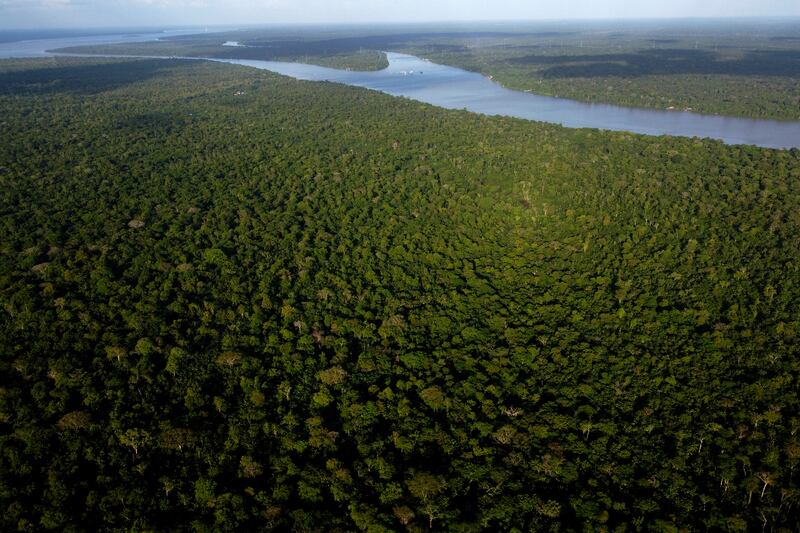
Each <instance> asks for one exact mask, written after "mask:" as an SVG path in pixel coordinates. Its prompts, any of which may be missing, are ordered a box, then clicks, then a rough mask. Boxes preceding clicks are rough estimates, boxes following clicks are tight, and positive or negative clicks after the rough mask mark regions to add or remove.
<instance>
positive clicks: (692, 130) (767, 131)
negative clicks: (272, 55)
mask: <svg viewBox="0 0 800 533" xmlns="http://www.w3.org/2000/svg"><path fill="white" fill-rule="evenodd" d="M387 55H388V57H389V67H388V68H387V69H385V70H381V71H378V72H355V71H353V72H351V71H345V70H337V69H331V68H325V67H318V66H314V65H305V64H302V63H284V62H277V61H252V60H236V59H234V60H226V61H225V62H227V63H234V64H238V65H245V66H249V67H254V68H259V69H265V70H270V71H272V72H277V73H279V74H284V75H287V76H291V77H293V78H297V79H301V80H314V81H332V82H337V83H345V84H348V85H355V86H358V87H366V88H369V89H375V90H378V91H382V92H385V93H388V94H391V95H395V96H405V97H407V98H412V99H414V100H419V101H421V102H426V103H429V104H433V105H436V106H439V107H444V108H447V109H467V110H469V111H474V112H476V113H484V114H487V115H504V116H511V117H518V118H524V119H529V120H538V121H543V122H551V123H554V124H561V125H563V126H566V127H568V128H599V129H605V130H613V131H630V132H633V133H641V134H645V135H675V136H682V137H704V138H709V139H719V140H721V141H723V142H725V143H727V144H751V145H756V146H762V147H767V148H798V147H800V122H797V121H791V122H788V121H787V122H783V121H774V120H755V119H747V118H733V117H723V116H716V115H701V114H698V113H689V112H675V111H658V110H648V109H639V108H631V107H622V106H615V105H606V104H587V103H583V102H576V101H574V100H566V99H562V98H552V97H549V96H539V95H536V94H531V93H526V92H521V91H514V90H511V89H506V88H504V87H502V86H501V85H499V84H498V83H495V82H493V81H491V80H490V79H488V78H486V77H485V76H482V75H481V74H476V73H474V72H467V71H465V70H462V69H459V68H455V67H449V66H445V65H437V64H435V63H431V62H429V61H425V60H422V59H420V58H418V57H414V56H410V55H406V54H396V53H388V54H387Z"/></svg>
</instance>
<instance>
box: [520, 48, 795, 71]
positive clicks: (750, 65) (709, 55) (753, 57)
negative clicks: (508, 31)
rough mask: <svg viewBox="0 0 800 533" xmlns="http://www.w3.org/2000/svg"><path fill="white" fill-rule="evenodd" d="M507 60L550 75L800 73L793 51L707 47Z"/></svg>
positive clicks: (530, 56)
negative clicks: (733, 53) (739, 52)
mask: <svg viewBox="0 0 800 533" xmlns="http://www.w3.org/2000/svg"><path fill="white" fill-rule="evenodd" d="M508 61H509V63H513V64H524V65H538V66H545V67H546V68H545V69H544V70H542V71H541V72H540V74H541V75H542V76H544V77H548V78H592V77H606V76H616V77H620V78H635V77H640V76H649V75H665V74H666V75H679V74H732V75H740V76H798V75H800V53H798V52H795V51H790V50H750V51H748V52H745V54H744V56H743V57H741V58H739V59H720V58H719V57H718V56H717V54H715V53H714V52H712V51H708V50H685V49H665V50H641V51H639V52H636V53H623V54H598V55H588V54H587V55H559V56H541V55H527V56H524V57H518V58H513V59H509V60H508Z"/></svg>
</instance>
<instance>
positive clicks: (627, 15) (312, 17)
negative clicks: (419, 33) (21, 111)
mask: <svg viewBox="0 0 800 533" xmlns="http://www.w3.org/2000/svg"><path fill="white" fill-rule="evenodd" d="M796 17H800V2H798V1H797V0H706V1H705V2H697V1H696V0H671V1H670V2H666V3H665V2H663V1H662V0H564V1H563V2H557V3H554V2H543V1H541V0H494V1H493V2H491V3H486V2H485V1H484V0H406V1H405V2H396V1H394V0H346V1H344V2H329V1H328V0H224V1H223V0H0V21H1V22H0V29H3V30H25V29H94V28H128V27H168V26H181V27H183V26H185V27H196V26H200V27H205V26H211V25H216V26H231V25H239V24H242V23H244V22H246V23H247V25H262V26H263V25H287V26H293V25H301V26H302V25H363V24H373V25H374V24H448V23H450V24H470V23H479V24H480V23H482V24H486V23H510V22H513V23H517V24H520V23H521V24H525V23H537V22H538V23H561V22H591V21H636V20H707V19H708V20H714V19H719V20H736V19H751V18H752V19H765V20H766V19H784V20H791V19H793V18H796Z"/></svg>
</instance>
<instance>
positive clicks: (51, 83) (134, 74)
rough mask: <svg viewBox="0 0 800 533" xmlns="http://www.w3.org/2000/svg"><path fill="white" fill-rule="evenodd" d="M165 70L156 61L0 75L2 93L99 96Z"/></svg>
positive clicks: (103, 63)
mask: <svg viewBox="0 0 800 533" xmlns="http://www.w3.org/2000/svg"><path fill="white" fill-rule="evenodd" d="M34 65H35V64H32V66H34ZM165 68H166V65H165V63H164V62H163V61H155V60H143V61H123V62H116V63H113V62H112V63H106V62H101V63H93V64H90V65H87V64H80V63H78V64H73V65H70V64H64V65H59V66H55V67H51V66H43V67H35V66H34V68H30V69H25V70H14V71H11V72H2V73H0V94H57V93H58V94H63V93H72V94H87V95H88V94H97V93H102V92H106V91H112V90H114V89H119V88H120V87H124V86H126V85H130V84H132V83H137V82H141V81H145V80H148V79H150V78H153V77H155V76H157V75H158V74H159V73H160V72H161V71H163V70H164V69H165Z"/></svg>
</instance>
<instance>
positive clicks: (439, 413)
mask: <svg viewBox="0 0 800 533" xmlns="http://www.w3.org/2000/svg"><path fill="white" fill-rule="evenodd" d="M799 180H800V152H798V151H796V150H792V151H774V150H766V149H757V148H752V147H746V146H735V147H730V146H725V145H723V144H721V143H718V142H713V141H704V140H693V139H684V138H669V137H660V138H651V137H641V136H635V135H630V134H624V133H609V132H599V131H592V130H567V129H564V128H560V127H557V126H552V125H545V124H539V123H532V122H526V121H522V120H515V119H509V118H490V117H485V116H479V115H473V114H469V113H466V112H459V111H446V110H442V109H437V108H433V107H431V106H428V105H423V104H420V103H417V102H412V101H408V100H403V99H396V98H392V97H389V96H386V95H382V94H379V93H375V92H370V91H366V90H362V89H356V88H351V87H345V86H339V85H334V84H329V83H309V82H300V81H295V80H291V79H288V78H284V77H280V76H276V75H272V74H269V73H265V72H263V71H255V70H248V69H246V68H242V67H235V66H231V65H223V64H212V63H203V62H197V61H156V60H141V61H122V60H111V59H106V60H102V59H66V58H59V59H47V60H25V61H19V60H18V61H4V62H2V63H0V185H1V186H0V227H1V228H2V232H0V305H1V307H0V375H2V376H3V378H2V382H0V510H2V513H0V524H2V529H3V530H8V531H16V530H20V531H35V530H58V531H83V530H97V529H102V530H109V531H110V530H114V531H116V530H119V531H122V530H126V531H127V530H135V531H143V530H158V531H173V530H174V531H180V530H193V531H246V530H265V529H275V530H289V529H291V530H300V531H322V530H326V531H327V530H334V531H354V530H366V531H393V530H409V531H427V530H452V531H480V530H492V531H569V530H592V531H594V530H600V531H602V530H606V531H612V530H614V531H637V530H653V531H675V530H678V528H681V529H685V530H722V531H748V530H764V531H793V530H797V529H798V528H799V527H800V522H799V521H798V516H800V513H798V505H800V501H799V500H800V492H799V489H800V487H798V475H800V473H798V472H797V470H798V464H799V463H800V435H799V434H798V430H800V405H799V404H800V399H798V394H797V392H798V371H799V370H800V359H799V358H798V356H799V355H800V353H799V352H800V343H799V342H798V334H799V333H800V314H798V302H800V252H798V250H800V210H798V205H800V188H799V184H800V181H799Z"/></svg>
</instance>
